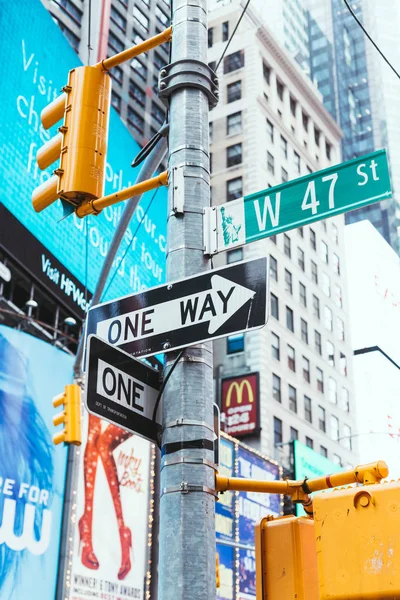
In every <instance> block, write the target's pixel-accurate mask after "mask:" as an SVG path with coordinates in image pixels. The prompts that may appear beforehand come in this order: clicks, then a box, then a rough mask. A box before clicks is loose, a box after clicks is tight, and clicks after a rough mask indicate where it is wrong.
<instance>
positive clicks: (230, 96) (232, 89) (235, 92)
mask: <svg viewBox="0 0 400 600" xmlns="http://www.w3.org/2000/svg"><path fill="white" fill-rule="evenodd" d="M226 95H227V102H228V104H229V103H230V102H235V101H236V100H240V98H241V97H242V82H241V81H234V82H233V83H230V84H229V85H227V86H226Z"/></svg>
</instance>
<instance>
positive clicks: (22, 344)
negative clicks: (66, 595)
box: [0, 325, 72, 600]
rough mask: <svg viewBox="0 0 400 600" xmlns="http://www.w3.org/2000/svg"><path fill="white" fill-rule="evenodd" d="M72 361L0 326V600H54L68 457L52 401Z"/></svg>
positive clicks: (68, 377)
mask: <svg viewBox="0 0 400 600" xmlns="http://www.w3.org/2000/svg"><path fill="white" fill-rule="evenodd" d="M71 380H72V357H70V356H68V355H67V354H65V353H64V352H62V351H60V350H57V349H56V348H54V347H53V346H50V345H49V344H46V343H45V342H42V341H41V340H38V339H36V338H34V337H32V336H30V335H27V334H25V333H23V332H21V331H17V330H16V329H10V328H8V327H4V326H2V325H0V523H1V525H0V598H4V599H7V600H21V599H22V598H29V599H30V600H54V598H55V591H56V581H57V568H58V554H59V546H60V536H61V519H62V509H63V498H64V482H65V471H66V459H67V451H66V449H65V448H63V447H57V448H55V447H54V446H53V444H52V440H51V437H52V433H53V429H54V427H53V424H52V419H53V416H54V408H53V405H52V398H53V397H54V396H57V395H59V394H60V393H61V392H62V390H63V388H64V386H65V385H66V384H67V383H69V382H70V381H71Z"/></svg>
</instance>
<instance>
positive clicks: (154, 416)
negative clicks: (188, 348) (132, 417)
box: [152, 349, 185, 450]
mask: <svg viewBox="0 0 400 600" xmlns="http://www.w3.org/2000/svg"><path fill="white" fill-rule="evenodd" d="M184 351H185V349H183V350H181V351H180V352H179V354H178V356H177V357H176V359H175V360H174V362H173V363H172V366H171V368H170V370H169V371H168V373H167V375H166V377H165V379H164V381H163V382H162V384H161V388H160V391H159V392H158V396H157V399H156V403H155V405H154V409H153V417H152V421H153V423H154V422H155V420H156V416H157V410H158V405H159V404H160V400H161V396H162V395H163V392H164V390H165V386H166V385H167V383H168V379H169V378H170V377H171V375H172V373H173V372H174V370H175V367H176V365H177V364H178V362H179V361H180V359H181V358H182V355H183V353H184ZM157 446H158V447H159V448H160V450H161V443H160V440H157Z"/></svg>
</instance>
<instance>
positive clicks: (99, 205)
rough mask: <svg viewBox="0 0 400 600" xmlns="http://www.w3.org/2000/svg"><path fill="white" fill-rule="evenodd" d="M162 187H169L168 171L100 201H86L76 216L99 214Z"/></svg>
mask: <svg viewBox="0 0 400 600" xmlns="http://www.w3.org/2000/svg"><path fill="white" fill-rule="evenodd" d="M162 185H168V171H163V172H162V173H160V174H159V175H157V177H153V178H152V179H146V181H142V182H141V183H136V184H135V185H132V186H130V187H128V188H125V189H123V190H120V191H119V192H114V193H113V194H110V195H109V196H104V197H103V198H99V199H98V200H85V201H84V202H83V203H82V204H81V205H80V206H78V207H77V209H76V210H75V212H76V215H77V216H78V217H80V218H83V217H86V216H87V215H92V214H95V215H96V214H99V212H101V211H102V210H103V208H106V207H107V206H111V205H112V204H117V203H118V202H122V201H123V200H128V198H133V197H134V196H138V195H139V194H144V192H148V191H149V190H154V189H155V188H157V187H161V186H162Z"/></svg>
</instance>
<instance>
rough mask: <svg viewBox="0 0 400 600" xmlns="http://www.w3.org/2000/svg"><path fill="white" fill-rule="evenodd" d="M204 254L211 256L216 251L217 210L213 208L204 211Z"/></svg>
mask: <svg viewBox="0 0 400 600" xmlns="http://www.w3.org/2000/svg"><path fill="white" fill-rule="evenodd" d="M203 236H204V254H206V255H208V256H212V255H213V254H216V253H217V250H218V238H217V210H216V208H215V207H213V208H205V209H204V229H203Z"/></svg>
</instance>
